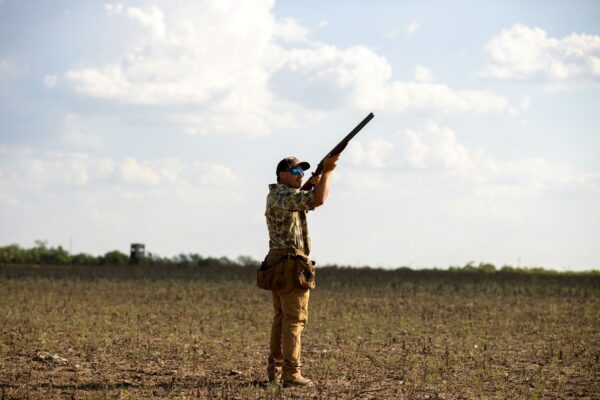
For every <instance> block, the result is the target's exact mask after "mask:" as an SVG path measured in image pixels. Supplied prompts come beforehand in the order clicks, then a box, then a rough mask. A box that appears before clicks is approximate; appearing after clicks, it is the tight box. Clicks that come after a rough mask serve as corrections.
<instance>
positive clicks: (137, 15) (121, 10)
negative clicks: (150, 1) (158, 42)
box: [104, 4, 166, 39]
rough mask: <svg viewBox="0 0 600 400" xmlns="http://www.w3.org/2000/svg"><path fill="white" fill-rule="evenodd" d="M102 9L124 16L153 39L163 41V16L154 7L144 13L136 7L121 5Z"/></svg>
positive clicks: (108, 5) (110, 5) (109, 5)
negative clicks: (136, 23)
mask: <svg viewBox="0 0 600 400" xmlns="http://www.w3.org/2000/svg"><path fill="white" fill-rule="evenodd" d="M104 8H105V9H106V10H107V11H109V12H113V13H115V14H124V15H126V16H128V17H129V18H131V19H133V20H135V21H137V22H139V23H140V24H141V25H142V26H143V27H145V28H147V29H148V30H149V31H150V32H151V33H152V34H153V35H154V37H155V38H158V39H164V37H165V31H166V27H165V15H164V13H163V12H162V11H161V10H160V9H159V8H158V7H155V6H152V7H148V8H147V10H146V11H144V10H142V9H141V8H137V7H125V6H123V5H122V4H116V5H112V4H105V6H104Z"/></svg>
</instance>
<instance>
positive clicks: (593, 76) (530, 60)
mask: <svg viewBox="0 0 600 400" xmlns="http://www.w3.org/2000/svg"><path fill="white" fill-rule="evenodd" d="M485 51H486V53H487V54H488V57H489V65H488V67H487V69H486V70H484V71H483V72H482V73H481V75H482V76H486V77H493V78H498V79H544V80H548V81H554V82H565V81H569V80H574V81H575V80H581V81H593V82H598V79H599V78H600V36H595V35H585V34H577V33H571V34H570V35H568V36H566V37H564V38H562V39H557V38H554V37H551V36H548V34H547V33H546V31H544V30H543V29H541V28H537V27H534V28H530V27H528V26H525V25H522V24H515V25H513V26H511V27H510V28H508V29H505V30H503V31H502V32H501V33H500V35H498V36H496V37H495V38H493V39H492V40H491V41H490V42H488V43H487V44H486V46H485Z"/></svg>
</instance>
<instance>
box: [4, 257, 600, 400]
mask: <svg viewBox="0 0 600 400" xmlns="http://www.w3.org/2000/svg"><path fill="white" fill-rule="evenodd" d="M318 278H319V287H318V288H317V289H316V290H315V291H313V293H312V295H311V303H310V318H309V323H308V325H307V328H306V330H305V333H304V336H303V337H304V347H303V361H304V365H305V368H304V369H305V373H306V375H308V376H309V377H311V378H313V379H315V380H316V381H317V385H316V387H315V388H294V389H280V388H278V387H274V386H268V385H265V384H264V383H263V381H264V380H265V378H266V375H265V364H266V356H267V351H268V349H267V343H268V334H269V321H270V318H271V304H270V294H269V293H268V292H265V291H261V290H260V289H258V288H256V287H255V286H254V284H253V271H251V270H245V269H242V268H221V269H216V268H166V267H162V268H156V267H138V268H120V269H117V268H111V267H102V268H99V267H86V268H83V267H37V268H36V267H6V266H5V267H0V355H1V357H0V398H2V399H5V398H6V399H12V398H19V399H21V398H69V399H71V398H75V399H78V398H122V399H137V398H142V397H144V398H147V397H156V398H210V399H213V398H223V399H309V398H310V399H331V398H340V399H355V398H360V399H395V398H400V399H404V398H406V399H460V398H468V399H483V398H496V399H506V398H539V399H541V398H548V399H556V398H600V384H599V382H600V367H599V363H598V361H599V357H600V330H599V329H598V326H599V322H600V282H598V277H597V276H596V277H590V278H585V277H580V278H573V277H564V278H560V277H558V278H557V277H548V278H547V279H542V278H535V277H534V278H531V277H529V278H523V277H519V276H516V275H515V276H510V275H509V276H507V275H499V274H496V275H489V276H483V275H472V274H471V275H468V274H467V275H461V274H456V273H455V274H453V275H452V274H448V273H443V272H438V273H431V274H428V273H409V272H404V273H395V274H392V273H388V274H386V273H383V272H380V271H350V270H323V271H322V273H321V274H320V275H319V276H318ZM54 354H57V355H59V356H60V357H63V358H65V359H66V361H61V360H59V359H56V361H53V360H52V359H44V358H45V355H54Z"/></svg>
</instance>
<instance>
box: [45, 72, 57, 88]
mask: <svg viewBox="0 0 600 400" xmlns="http://www.w3.org/2000/svg"><path fill="white" fill-rule="evenodd" d="M57 81H58V77H57V76H56V75H45V76H44V78H43V79H42V84H43V85H44V86H45V87H46V88H48V89H52V88H53V87H54V86H55V85H56V82H57Z"/></svg>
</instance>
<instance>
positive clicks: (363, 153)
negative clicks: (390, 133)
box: [347, 139, 394, 168]
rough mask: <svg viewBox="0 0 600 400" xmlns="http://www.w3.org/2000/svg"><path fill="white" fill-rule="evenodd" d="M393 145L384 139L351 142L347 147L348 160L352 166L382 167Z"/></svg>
mask: <svg viewBox="0 0 600 400" xmlns="http://www.w3.org/2000/svg"><path fill="white" fill-rule="evenodd" d="M393 148H394V145H393V144H392V143H390V142H389V141H387V140H384V139H369V140H364V141H360V140H353V141H352V142H350V144H349V145H348V155H347V157H348V160H349V162H350V163H351V164H353V165H365V166H369V167H375V168H378V167H383V166H384V165H385V164H386V161H385V159H386V157H387V155H388V154H389V153H390V152H391V151H392V150H393Z"/></svg>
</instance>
